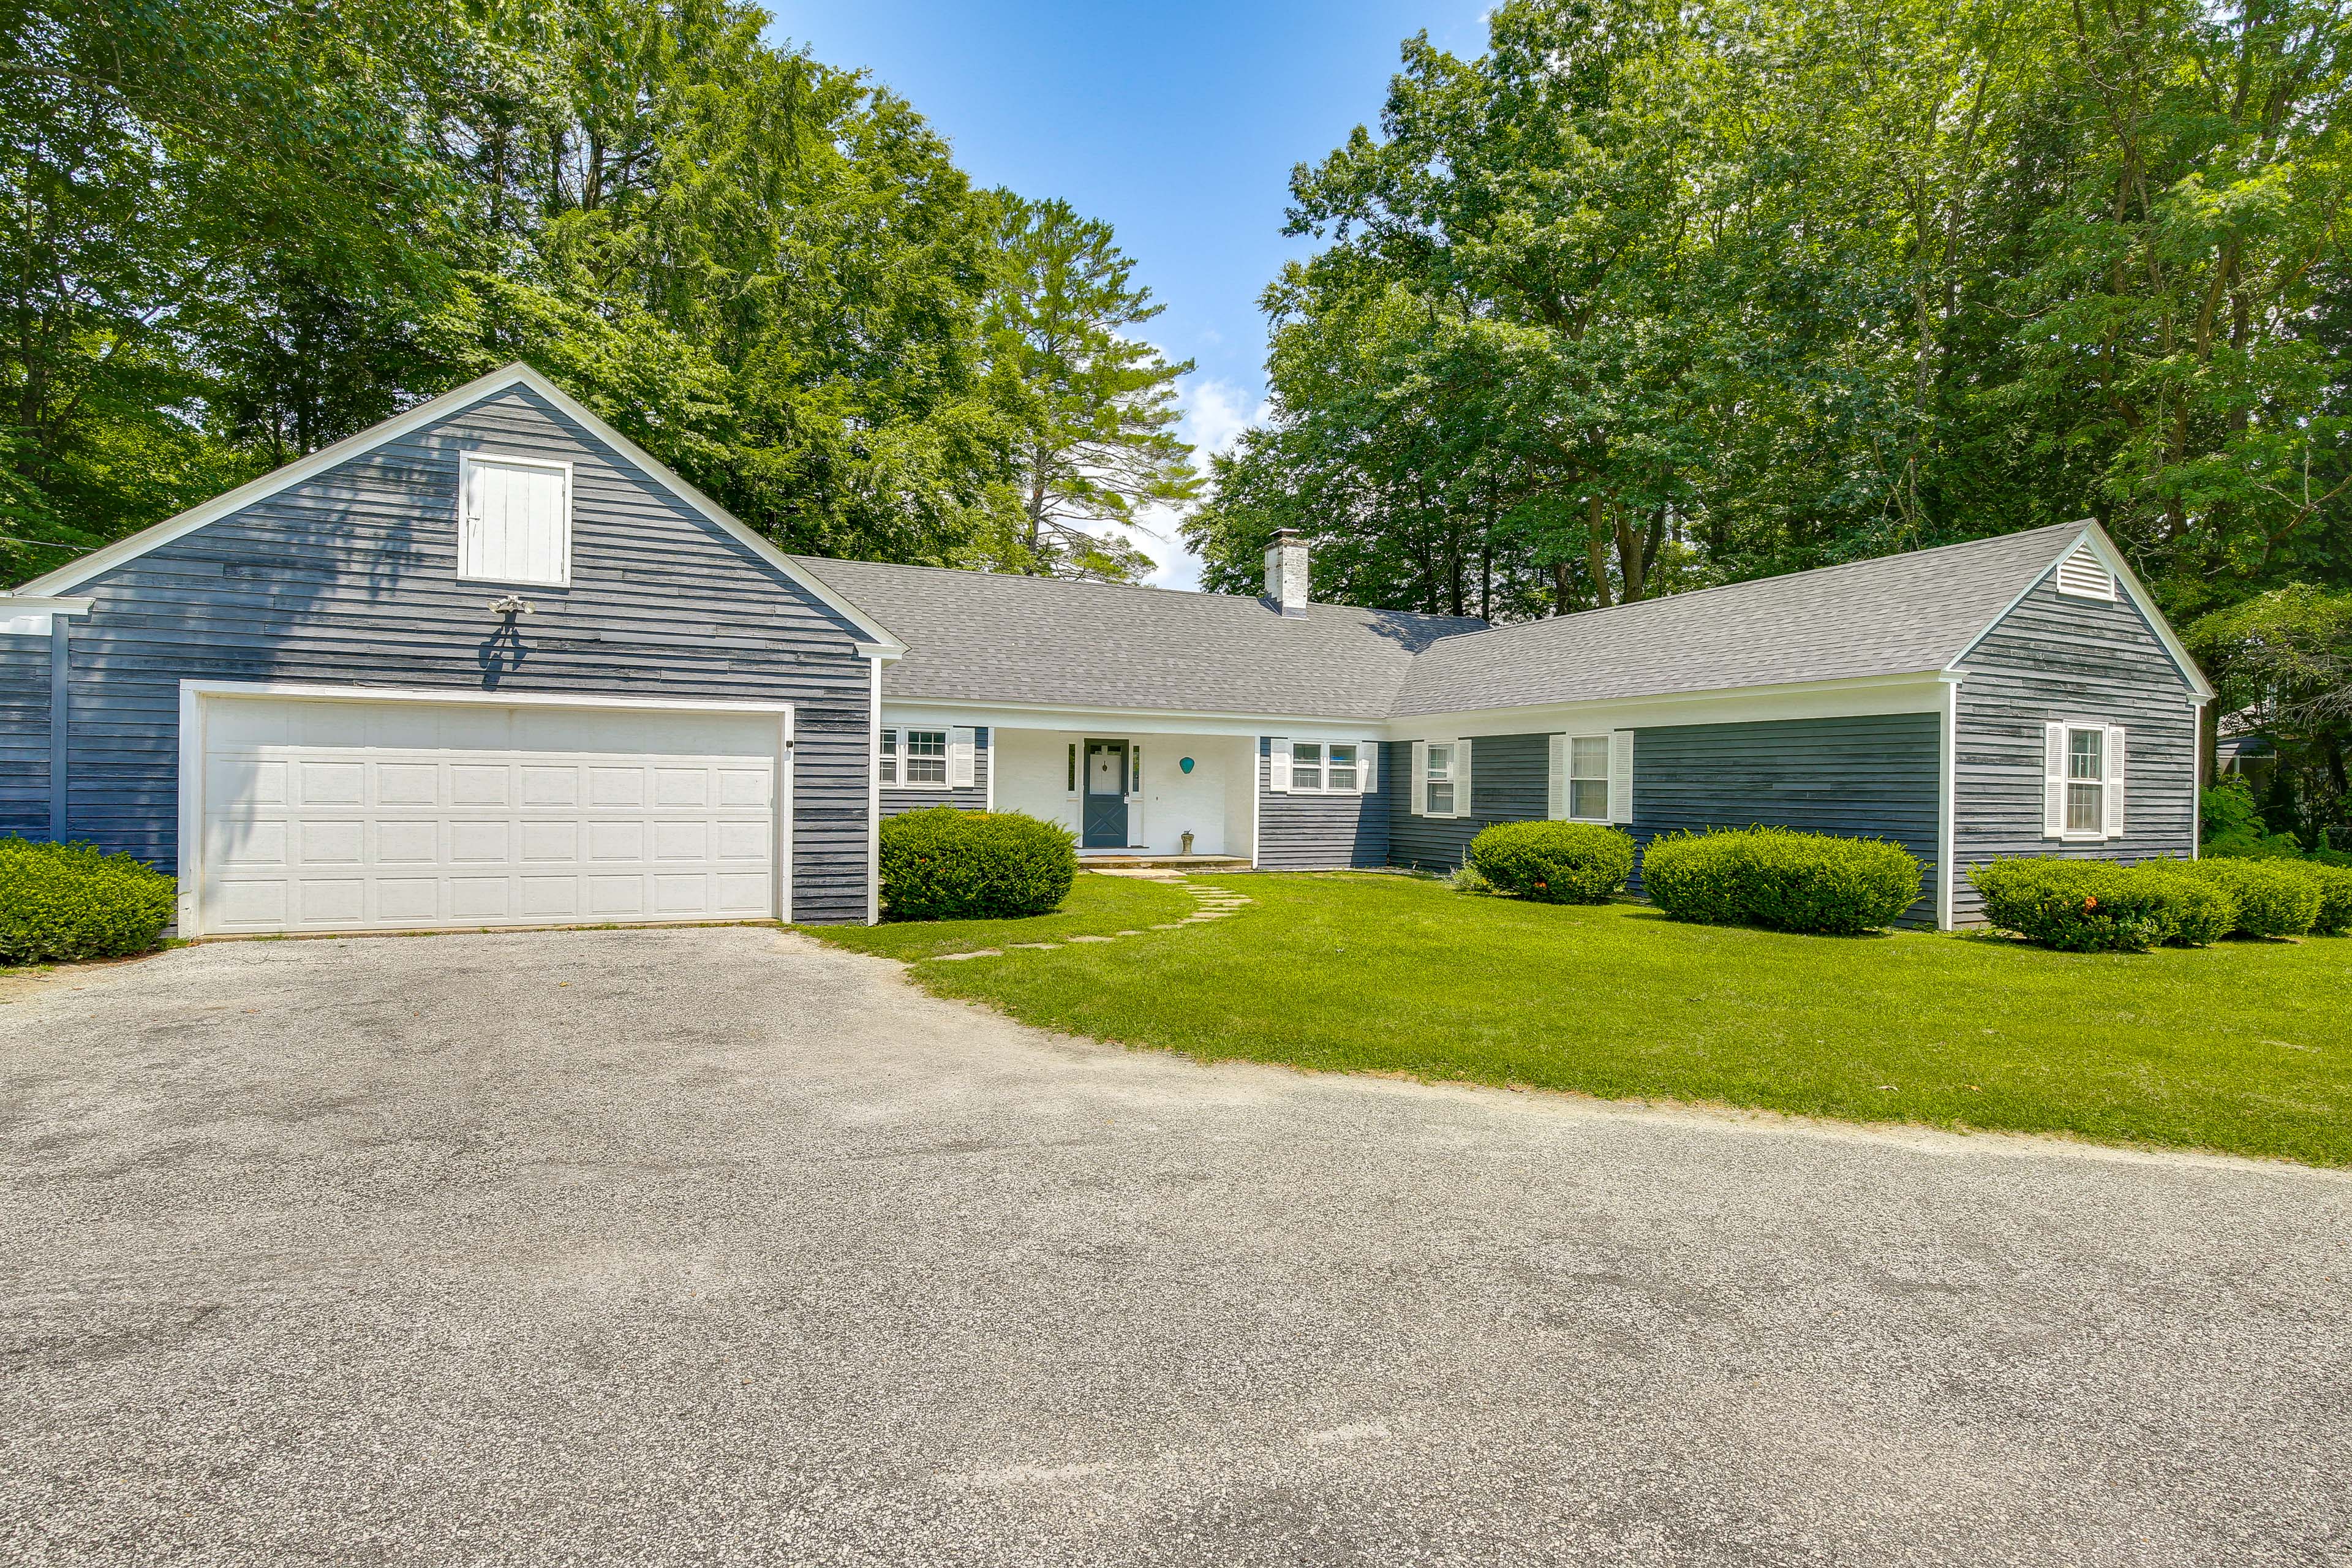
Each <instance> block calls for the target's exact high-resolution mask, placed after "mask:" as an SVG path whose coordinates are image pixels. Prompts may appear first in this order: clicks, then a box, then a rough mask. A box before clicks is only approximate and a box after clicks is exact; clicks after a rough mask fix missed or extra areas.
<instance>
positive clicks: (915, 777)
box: [881, 730, 948, 789]
mask: <svg viewBox="0 0 2352 1568" xmlns="http://www.w3.org/2000/svg"><path fill="white" fill-rule="evenodd" d="M881 768H882V772H881V778H882V782H883V783H884V784H893V785H898V786H899V787H902V788H908V789H945V788H947V787H948V732H947V731H945V730H885V731H882V759H881Z"/></svg>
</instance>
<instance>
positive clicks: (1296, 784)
mask: <svg viewBox="0 0 2352 1568" xmlns="http://www.w3.org/2000/svg"><path fill="white" fill-rule="evenodd" d="M1327 745H1328V742H1323V741H1293V742H1290V793H1291V794H1293V795H1321V794H1323V793H1324V790H1323V760H1324V749H1325V747H1326V746H1327ZM1308 753H1312V758H1311V760H1310V758H1309V756H1308Z"/></svg>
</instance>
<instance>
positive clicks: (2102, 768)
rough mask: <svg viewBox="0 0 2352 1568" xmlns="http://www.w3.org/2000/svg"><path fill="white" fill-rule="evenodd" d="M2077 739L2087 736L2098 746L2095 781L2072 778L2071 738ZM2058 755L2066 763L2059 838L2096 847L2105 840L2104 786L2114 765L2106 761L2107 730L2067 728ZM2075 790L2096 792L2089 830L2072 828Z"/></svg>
mask: <svg viewBox="0 0 2352 1568" xmlns="http://www.w3.org/2000/svg"><path fill="white" fill-rule="evenodd" d="M2077 735H2089V736H2091V737H2092V738H2093V739H2094V740H2095V741H2096V742H2098V748H2097V755H2098V759H2099V776H2098V777H2097V778H2096V779H2078V778H2076V777H2075V776H2074V737H2075V736H2077ZM2060 754H2061V755H2062V756H2063V757H2064V759H2065V765H2066V773H2065V780H2066V784H2065V788H2066V796H2065V799H2064V801H2063V802H2062V803H2061V804H2062V807H2063V816H2060V818H2059V824H2060V829H2061V830H2060V832H2059V835H2058V836H2059V837H2061V838H2063V839H2066V840H2068V841H2070V842H2074V843H2095V842H2097V841H2099V840H2101V839H2104V838H2105V837H2106V836H2107V784H2108V780H2109V775H2110V774H2111V773H2113V771H2114V768H2113V764H2111V763H2109V762H2108V760H2107V731H2106V726H2105V725H2103V724H2069V725H2067V726H2066V744H2065V748H2064V750H2063V752H2061V753H2060ZM2077 789H2094V790H2096V791H2097V792H2098V795H2097V797H2096V799H2095V801H2094V803H2093V805H2092V808H2091V820H2092V823H2093V826H2089V827H2076V826H2074V792H2075V791H2076V790H2077Z"/></svg>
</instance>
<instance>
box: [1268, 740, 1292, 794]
mask: <svg viewBox="0 0 2352 1568" xmlns="http://www.w3.org/2000/svg"><path fill="white" fill-rule="evenodd" d="M1266 777H1267V780H1268V784H1267V786H1266V787H1267V788H1269V789H1271V790H1273V791H1274V793H1275V794H1276V795H1288V794H1289V793H1290V742H1289V740H1288V739H1287V738H1286V737H1277V738H1276V740H1275V741H1274V742H1273V743H1272V747H1271V751H1270V754H1269V758H1268V763H1267V773H1266Z"/></svg>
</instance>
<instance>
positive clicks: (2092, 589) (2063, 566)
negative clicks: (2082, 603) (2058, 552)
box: [2058, 544, 2116, 602]
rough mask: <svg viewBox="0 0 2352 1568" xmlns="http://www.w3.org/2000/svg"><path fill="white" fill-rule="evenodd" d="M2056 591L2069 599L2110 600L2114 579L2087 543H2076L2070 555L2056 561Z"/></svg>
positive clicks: (2112, 595)
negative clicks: (2058, 561)
mask: <svg viewBox="0 0 2352 1568" xmlns="http://www.w3.org/2000/svg"><path fill="white" fill-rule="evenodd" d="M2058 591H2059V592H2060V593H2062V594H2063V595H2066V596H2067V597H2068V598H2071V599H2105V600H2108V601H2110V602H2112V601H2113V600H2114V598H2115V596H2116V579H2115V575H2114V574H2112V573H2110V572H2109V571H2108V570H2107V569H2106V567H2105V565H2104V564H2102V563H2100V560H2099V558H2098V556H2097V555H2096V554H2095V553H2094V552H2092V549H2091V547H2090V546H2089V545H2087V544H2078V545H2076V546H2075V547H2074V553H2073V554H2072V555H2069V556H2068V557H2066V559H2065V560H2063V561H2061V562H2060V563H2058Z"/></svg>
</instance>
